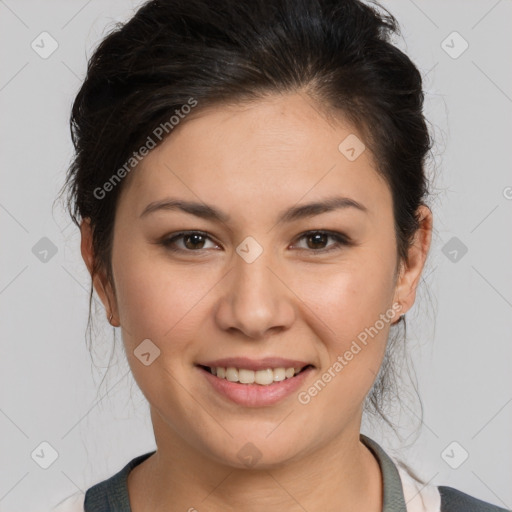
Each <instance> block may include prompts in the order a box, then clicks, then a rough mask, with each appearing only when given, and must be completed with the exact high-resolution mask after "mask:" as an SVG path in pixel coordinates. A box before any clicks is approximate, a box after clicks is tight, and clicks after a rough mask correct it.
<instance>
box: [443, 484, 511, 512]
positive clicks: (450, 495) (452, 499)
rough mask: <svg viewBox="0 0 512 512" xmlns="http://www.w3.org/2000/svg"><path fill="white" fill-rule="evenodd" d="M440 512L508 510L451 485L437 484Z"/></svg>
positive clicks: (507, 511) (495, 511) (496, 511)
mask: <svg viewBox="0 0 512 512" xmlns="http://www.w3.org/2000/svg"><path fill="white" fill-rule="evenodd" d="M438 489H439V494H440V495H441V512H510V510H507V509H505V508H501V507H498V506H496V505H492V504H491V503H487V502H486V501H482V500H479V499H477V498H473V496H470V495H469V494H466V493H464V492H462V491H459V490H457V489H454V488H453V487H447V486H444V485H442V486H439V487H438Z"/></svg>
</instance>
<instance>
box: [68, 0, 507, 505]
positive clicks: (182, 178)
mask: <svg viewBox="0 0 512 512" xmlns="http://www.w3.org/2000/svg"><path fill="white" fill-rule="evenodd" d="M397 30H398V27H397V24H396V21H395V19H394V18H393V17H392V16H391V15H390V14H389V13H387V12H385V11H384V10H382V9H380V8H379V9H377V7H375V8H371V7H370V6H368V5H365V4H363V3H362V2H359V1H356V0H344V1H341V0H337V1H334V0H332V1H329V0H293V1H292V0H272V1H268V0H266V1H264V0H256V1H254V0H251V1H249V0H243V1H237V2H234V1H229V0H221V1H219V2H215V3H213V2H207V1H206V0H186V1H185V0H154V1H150V2H148V3H147V4H145V5H144V6H143V7H142V8H141V9H139V11H138V12H137V13H136V14H135V16H134V17H133V18H132V19H131V20H130V21H129V22H128V23H127V24H125V25H124V26H122V27H119V28H118V29H117V30H116V31H114V32H113V33H111V34H110V35H108V36H107V37H106V38H105V39H104V41H103V42H102V43H101V44H100V46H99V47H98V49H97V50H96V51H95V53H94V55H93V57H92V58H91V60H90V62H89V68H88V74H87V78H86V80H85V82H84V84H83V86H82V88H81V90H80V92H79V94H78V96H77V98H76V100H75V103H74V105H73V112H72V133H73V142H74V144H75V148H76V158H75V160H74V162H73V164H72V166H71V168H70V171H69V175H68V186H69V194H70V195H69V197H70V201H71V203H72V209H71V214H72V217H73V220H74V221H75V222H76V224H77V225H79V226H80V229H81V235H82V243H81V250H82V255H83V258H84V261H85V263H86V265H87V267H88V269H89V271H90V273H91V277H92V281H93V284H94V287H95V289H96V291H97V293H98V295H99V296H100V298H101V300H102V302H103V304H104V306H105V309H106V313H107V318H108V319H109V321H110V323H111V324H112V325H113V326H115V327H120V328H121V330H122V336H123V342H124V346H125V349H126V355H127V358H128V361H129V364H130V367H131V370H132V373H133V376H134V378H135V380H136V381H137V383H138V385H139V386H140V389H141V390H142V392H143V393H144V395H145V397H146V398H147V400H148V402H149V404H150V411H151V419H152V423H153V428H154V433H155V440H156V445H157V450H156V451H154V452H150V453H147V454H143V455H141V456H139V457H137V458H135V459H134V460H132V461H131V462H129V463H128V464H127V465H126V466H125V467H124V468H123V469H122V470H121V471H119V472H118V473H117V474H115V475H114V476H112V477H111V478H110V479H108V480H106V481H103V482H100V483H98V484H97V485H95V486H93V487H91V488H90V489H88V490H87V492H86V494H85V498H80V497H79V499H78V504H77V505H76V506H75V507H76V510H82V507H83V508H84V509H85V510H86V511H88V512H89V511H114V510H115V511H121V510H122V511H129V510H131V511H133V512H141V511H146V510H147V511H160V510H162V511H164V510H165V511H178V510H188V511H194V510H199V511H202V510H208V511H221V510H222V511H224V510H243V511H251V512H258V511H262V510H268V509H269V508H276V507H279V510H287V511H304V510H307V511H319V510H332V511H334V510H336V511H353V510H365V511H367V512H380V511H384V512H391V511H393V512H395V511H397V512H406V511H407V512H412V511H415V512H418V511H423V512H434V511H443V512H445V511H446V512H455V511H465V512H467V511H473V510H474V511H482V512H484V511H498V510H504V509H501V508H498V507H496V506H494V505H491V504H488V503H484V502H482V501H480V500H477V499H476V498H473V497H470V496H468V495H466V494H464V493H462V492H460V491H457V490H455V489H453V488H450V487H435V486H431V485H430V486H429V485H426V486H425V485H423V484H422V483H421V482H417V481H416V480H415V479H414V478H412V477H411V476H410V475H409V473H408V472H407V471H405V470H404V469H402V468H401V467H399V466H397V465H396V464H395V463H394V461H393V460H392V459H391V458H390V457H389V456H388V455H387V454H386V453H385V451H384V450H383V449H382V448H381V447H380V446H379V445H378V444H377V443H375V442H374V441H373V440H371V439H370V438H368V437H366V436H364V435H362V434H361V433H360V426H361V418H362V413H363V410H364V408H365V406H367V405H368V404H372V403H373V404H374V405H375V404H376V408H377V409H378V395H377V394H376V393H375V392H374V390H375V388H376V386H377V385H380V386H382V383H385V382H386V380H385V377H386V375H385V372H386V367H387V365H386V364H384V363H385V361H386V358H387V357H388V356H389V351H390V344H389V343H388V336H389V334H390V332H391V331H392V330H394V329H396V328H397V326H399V325H400V323H404V322H405V318H404V315H405V314H406V312H407V311H408V310H409V309H410V308H411V307H412V305H413V304H414V300H415V295H416V289H417V285H418V282H419V280H420V277H421V273H422V270H423V267H424V264H425V261H426V258H427V255H428V251H429V247H430V241H431V233H432V222H433V221H432V213H431V211H430V209H429V207H428V206H427V204H426V200H427V197H428V186H427V178H426V176H425V172H424V161H425V157H426V155H427V153H428V151H429V149H430V147H431V139H430V136H429V133H428V129H427V127H426V123H425V119H424V117H423V113H422V106H423V93H422V83H421V77H420V74H419V72H418V70H417V69H416V67H415V66H414V64H413V63H412V62H411V61H410V60H409V58H408V57H407V56H405V55H404V54H403V53H402V52H401V51H400V50H398V49H397V48H396V47H395V46H393V45H392V44H391V43H390V42H389V39H390V37H391V36H392V35H393V33H394V32H397ZM71 203H70V204H71ZM66 506H67V507H68V508H67V509H66V510H68V509H70V507H71V506H72V505H71V500H69V501H68V503H67V505H66Z"/></svg>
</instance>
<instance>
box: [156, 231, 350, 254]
mask: <svg viewBox="0 0 512 512" xmlns="http://www.w3.org/2000/svg"><path fill="white" fill-rule="evenodd" d="M317 234H322V235H327V236H328V237H329V238H332V239H333V240H335V241H336V243H334V244H332V245H331V247H330V248H328V249H302V248H301V249H299V250H300V251H308V252H313V253H317V254H319V253H320V254H325V253H329V252H332V251H335V250H339V249H341V247H343V246H351V245H353V243H352V241H351V240H350V239H349V238H348V237H347V236H345V235H343V234H342V233H338V232H336V231H325V230H312V231H306V232H305V233H302V234H301V235H299V236H298V238H297V240H299V241H300V240H302V239H303V238H307V237H308V236H311V235H317ZM191 235H201V236H203V237H205V238H208V239H210V240H211V241H213V240H212V239H211V237H210V236H209V235H208V233H205V232H204V231H182V232H181V233H176V234H175V235H174V236H172V237H170V238H166V239H165V240H162V241H161V242H160V244H161V245H163V246H164V247H165V248H166V249H167V250H169V251H172V252H190V253H192V252H198V253H201V252H202V251H207V250H208V249H196V250H193V249H177V248H176V247H173V246H172V244H174V243H175V242H176V240H179V239H180V238H184V237H186V236H191Z"/></svg>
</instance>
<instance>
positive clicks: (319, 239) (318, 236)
mask: <svg viewBox="0 0 512 512" xmlns="http://www.w3.org/2000/svg"><path fill="white" fill-rule="evenodd" d="M325 237H326V234H325V233H315V234H313V235H310V236H309V239H310V240H313V245H315V244H320V245H323V244H324V243H325V240H324V239H325ZM314 248H315V249H318V247H314Z"/></svg>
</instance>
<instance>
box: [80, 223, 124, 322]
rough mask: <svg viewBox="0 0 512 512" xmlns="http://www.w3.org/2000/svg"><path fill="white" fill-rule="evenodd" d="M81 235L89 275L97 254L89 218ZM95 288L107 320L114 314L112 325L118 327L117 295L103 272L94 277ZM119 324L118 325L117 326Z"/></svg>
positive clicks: (83, 225)
mask: <svg viewBox="0 0 512 512" xmlns="http://www.w3.org/2000/svg"><path fill="white" fill-rule="evenodd" d="M80 233H81V237H82V240H81V244H80V250H81V253H82V258H83V259H84V262H85V264H86V266H87V269H88V270H89V274H91V277H92V272H93V268H94V261H95V254H94V249H93V244H92V240H93V236H92V235H93V230H92V228H91V223H90V219H89V218H85V219H83V220H82V223H81V225H80ZM93 286H94V289H95V290H96V293H97V294H98V296H99V297H100V299H101V302H102V303H103V305H104V306H105V310H106V312H107V318H109V317H110V315H111V314H112V320H111V321H110V323H111V324H112V325H113V326H114V327H116V326H118V325H119V323H118V320H117V318H118V311H117V301H116V297H115V293H114V292H113V290H112V287H111V285H110V283H109V282H108V279H107V277H106V275H105V273H104V272H103V271H101V272H100V273H97V274H96V275H95V276H94V277H93ZM116 324H117V325H116Z"/></svg>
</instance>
